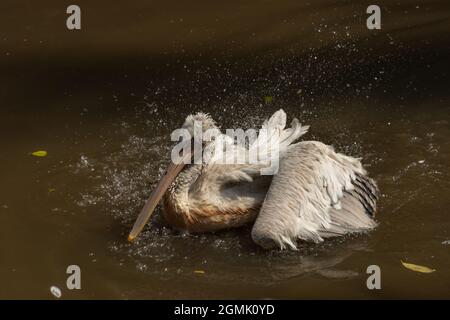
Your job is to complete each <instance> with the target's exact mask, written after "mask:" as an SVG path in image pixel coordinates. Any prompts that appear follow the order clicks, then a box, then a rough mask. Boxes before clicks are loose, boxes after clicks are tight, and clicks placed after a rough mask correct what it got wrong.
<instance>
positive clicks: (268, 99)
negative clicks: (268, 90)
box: [264, 96, 273, 104]
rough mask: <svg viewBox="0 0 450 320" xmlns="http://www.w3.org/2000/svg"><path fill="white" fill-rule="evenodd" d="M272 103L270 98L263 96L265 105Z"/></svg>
mask: <svg viewBox="0 0 450 320" xmlns="http://www.w3.org/2000/svg"><path fill="white" fill-rule="evenodd" d="M272 101H273V97H272V96H265V97H264V102H265V103H266V104H270V103H272Z"/></svg>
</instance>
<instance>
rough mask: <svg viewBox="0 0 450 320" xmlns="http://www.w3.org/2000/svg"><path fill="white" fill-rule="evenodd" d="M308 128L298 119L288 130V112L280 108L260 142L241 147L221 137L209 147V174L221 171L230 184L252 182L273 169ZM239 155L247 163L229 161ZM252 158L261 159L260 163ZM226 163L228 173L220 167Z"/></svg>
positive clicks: (261, 132) (260, 133)
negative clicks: (278, 159)
mask: <svg viewBox="0 0 450 320" xmlns="http://www.w3.org/2000/svg"><path fill="white" fill-rule="evenodd" d="M308 128H309V126H302V125H301V124H300V122H299V121H298V120H297V119H295V118H294V119H293V121H292V123H291V127H289V128H286V113H285V112H284V111H283V110H282V109H280V110H278V111H277V112H275V113H274V114H273V115H272V116H271V117H270V119H269V120H266V121H265V122H264V124H263V125H262V127H261V130H260V131H259V132H258V134H257V136H256V139H255V140H254V141H251V143H249V145H248V146H245V145H240V144H237V143H236V141H235V139H234V138H232V137H230V136H227V135H225V134H221V135H220V136H218V137H217V138H216V139H215V140H214V141H213V142H212V143H210V144H209V145H208V146H207V147H206V150H205V154H207V155H208V156H207V157H206V158H207V161H205V162H206V163H205V164H206V165H205V167H204V170H205V173H206V171H208V172H209V173H212V172H215V171H220V172H221V176H220V178H221V181H222V182H223V183H225V182H226V180H227V179H228V180H229V182H238V181H239V180H245V181H251V180H252V178H254V177H255V176H257V175H259V174H260V173H261V169H263V168H267V167H269V166H270V164H271V162H272V158H271V157H272V156H276V157H283V155H284V153H285V152H286V151H287V149H288V148H289V146H290V145H291V144H292V143H293V142H295V141H296V140H297V139H298V138H300V137H301V136H302V135H304V134H305V133H306V132H307V131H308ZM275 149H276V151H277V152H276V153H275V152H274V151H275ZM236 155H240V156H241V157H240V159H245V160H244V161H235V162H233V161H232V162H230V161H228V160H227V159H237V157H235V156H236ZM251 159H257V162H255V161H252V160H251ZM224 164H226V166H227V171H226V172H225V173H224V172H223V170H222V168H220V167H221V166H223V165H224ZM217 166H220V167H217Z"/></svg>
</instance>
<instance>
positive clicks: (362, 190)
mask: <svg viewBox="0 0 450 320" xmlns="http://www.w3.org/2000/svg"><path fill="white" fill-rule="evenodd" d="M376 194H377V188H376V185H375V183H374V182H373V181H372V180H371V179H370V178H367V177H366V176H365V170H364V169H363V167H362V165H361V163H360V161H359V160H358V159H355V158H352V157H347V156H345V155H342V154H339V153H336V152H334V150H333V149H332V148H331V147H329V146H326V145H324V144H322V143H320V142H312V141H307V142H300V143H297V144H295V145H292V146H291V147H289V148H288V150H287V152H286V154H285V156H284V157H283V158H282V159H281V160H280V169H279V172H278V174H277V175H275V176H274V177H273V179H272V183H271V185H270V188H269V191H268V193H267V195H266V198H265V201H264V203H263V205H262V208H261V211H260V213H259V215H258V218H257V219H256V222H255V225H254V226H253V230H252V237H253V239H254V241H255V242H256V243H258V244H260V245H262V246H264V247H268V246H273V245H278V246H279V247H281V248H284V247H285V246H286V245H288V246H290V247H292V248H296V245H295V243H296V240H297V239H302V240H306V241H314V242H320V241H323V237H329V236H333V235H342V234H345V233H349V232H356V231H362V230H367V229H370V228H373V227H375V226H376V223H375V222H374V220H372V219H371V217H370V216H369V215H373V213H374V212H375V203H376Z"/></svg>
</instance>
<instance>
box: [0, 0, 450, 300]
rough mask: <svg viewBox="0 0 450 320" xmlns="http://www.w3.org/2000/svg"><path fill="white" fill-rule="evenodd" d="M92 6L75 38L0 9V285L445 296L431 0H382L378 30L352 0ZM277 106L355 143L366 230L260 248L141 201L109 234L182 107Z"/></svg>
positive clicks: (40, 12) (156, 162) (220, 116)
mask: <svg viewBox="0 0 450 320" xmlns="http://www.w3.org/2000/svg"><path fill="white" fill-rule="evenodd" d="M96 3H97V4H96V5H93V4H91V3H90V2H89V1H79V5H80V6H81V8H82V15H83V20H82V22H83V26H82V28H83V29H82V30H81V31H79V32H75V33H74V32H69V31H67V30H65V17H66V15H65V4H63V5H61V4H60V2H59V1H46V2H45V3H44V4H40V5H39V6H38V5H37V4H34V2H32V1H14V2H12V1H11V2H6V3H5V2H2V4H1V5H0V12H1V14H0V68H1V69H0V103H1V104H0V105H1V107H0V142H1V144H0V146H1V152H0V163H1V166H0V226H1V232H0V298H52V296H51V295H50V292H49V287H50V286H52V285H56V286H58V287H60V288H61V289H62V292H63V297H64V298H74V299H78V298H117V299H143V298H145V299H147V298H431V297H435V298H447V299H448V298H450V274H449V268H450V259H449V258H450V256H449V250H450V242H449V240H450V232H449V231H450V216H449V209H448V208H449V207H450V197H449V193H450V182H449V181H450V170H449V159H450V123H449V122H450V95H449V92H448V85H449V75H448V70H449V69H450V68H449V66H450V59H449V53H450V46H449V44H450V41H449V40H450V37H449V30H450V28H449V27H450V23H449V17H450V13H449V8H448V5H447V4H445V2H444V1H434V2H432V1H429V2H426V3H418V2H417V3H416V2H414V1H400V2H399V3H396V4H386V5H384V6H383V4H382V3H381V2H380V5H381V6H382V10H383V16H382V17H383V20H382V30H381V31H375V32H370V31H368V30H367V29H366V28H365V5H356V4H352V3H351V2H350V1H339V2H337V1H317V2H316V1H315V2H310V3H307V2H304V1H245V2H242V1H227V2H226V3H225V2H223V4H219V3H217V2H210V1H196V2H194V3H193V4H192V3H191V2H189V4H187V3H183V4H181V3H178V2H175V1H165V2H164V5H162V4H156V3H148V2H147V1H134V2H133V3H130V4H129V6H127V7H124V5H120V6H119V5H118V4H111V3H109V2H107V1H97V2H96ZM444 4H445V5H444ZM265 96H271V97H273V100H272V102H271V103H269V104H266V103H265V102H264V97H265ZM279 108H283V109H285V111H286V112H287V113H288V115H289V116H290V117H294V116H295V117H297V118H299V119H300V120H301V122H303V123H306V124H310V125H311V130H310V133H309V134H308V135H307V137H305V138H307V139H318V140H321V141H323V142H326V143H329V144H332V145H334V146H335V147H336V149H338V150H339V151H343V152H346V153H348V154H350V155H353V156H360V157H363V159H364V160H363V162H364V163H365V165H366V166H367V168H368V169H369V171H370V173H371V175H372V176H373V177H374V178H375V179H376V180H377V181H378V183H379V186H380V188H381V190H382V198H381V200H380V208H379V213H378V216H377V220H378V221H379V222H380V226H379V228H378V229H377V230H375V231H374V232H372V233H370V234H368V235H361V236H355V237H348V238H341V239H336V240H332V241H327V242H325V243H323V244H320V245H313V244H301V245H300V250H299V251H298V252H270V253H267V252H263V251H261V250H259V249H258V248H257V247H256V246H255V245H253V244H252V242H251V239H250V234H249V229H247V228H244V229H242V230H235V231H226V232H220V233H217V234H204V235H188V236H187V235H180V234H178V233H176V232H174V231H172V230H171V229H170V228H168V227H167V226H166V225H165V223H164V221H163V219H162V217H161V215H160V211H158V212H157V214H156V215H155V217H154V219H153V220H152V223H151V225H149V226H148V228H147V229H146V231H145V232H144V233H143V234H142V236H141V237H140V238H139V240H138V241H137V242H136V243H134V244H129V243H127V242H126V236H127V234H128V231H129V230H130V227H131V225H132V223H133V221H134V219H135V217H136V216H137V214H138V213H139V210H140V209H141V207H142V205H143V202H144V201H145V199H146V197H147V196H148V195H149V193H150V191H151V189H152V187H153V186H154V184H155V183H156V181H157V178H158V175H159V174H160V172H161V170H163V168H164V167H165V165H166V163H167V160H168V158H169V150H170V146H171V143H170V139H169V135H168V134H169V133H170V132H171V131H172V130H173V129H174V128H176V127H177V126H179V125H180V124H181V123H182V121H183V119H184V117H185V116H186V115H187V114H189V113H192V112H195V111H206V112H210V113H211V114H212V115H213V117H214V118H215V119H216V120H217V121H218V122H219V123H221V124H222V127H223V128H229V127H235V126H236V127H252V126H258V125H260V123H261V122H262V121H263V120H264V119H265V118H266V117H268V116H269V115H271V113H272V112H273V111H275V110H277V109H279ZM41 149H42V150H47V151H48V156H47V157H45V158H36V157H33V156H31V155H30V153H31V152H33V151H35V150H41ZM400 260H403V261H408V262H411V263H416V264H420V265H426V266H429V267H431V268H433V269H436V272H434V273H431V274H421V273H415V272H413V271H410V270H407V269H405V268H404V267H403V266H402V265H401V263H400ZM70 264H77V265H79V266H80V267H81V269H82V290H80V291H75V290H74V291H69V290H67V289H65V280H66V276H67V275H66V273H65V270H66V267H67V266H68V265H70ZM371 264H376V265H379V266H380V267H381V271H382V290H379V291H369V290H367V288H366V278H367V275H366V273H365V272H366V268H367V266H368V265H371ZM195 270H202V271H204V273H203V274H198V273H194V271H195Z"/></svg>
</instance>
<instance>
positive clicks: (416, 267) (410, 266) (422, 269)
mask: <svg viewBox="0 0 450 320" xmlns="http://www.w3.org/2000/svg"><path fill="white" fill-rule="evenodd" d="M400 262H401V263H402V264H403V266H404V267H405V268H407V269H409V270H412V271H415V272H421V273H432V272H435V271H436V270H434V269H430V268H428V267H425V266H419V265H417V264H413V263H406V262H403V261H401V260H400Z"/></svg>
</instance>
